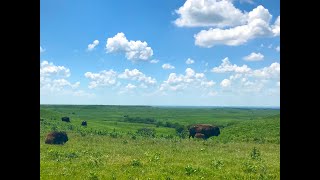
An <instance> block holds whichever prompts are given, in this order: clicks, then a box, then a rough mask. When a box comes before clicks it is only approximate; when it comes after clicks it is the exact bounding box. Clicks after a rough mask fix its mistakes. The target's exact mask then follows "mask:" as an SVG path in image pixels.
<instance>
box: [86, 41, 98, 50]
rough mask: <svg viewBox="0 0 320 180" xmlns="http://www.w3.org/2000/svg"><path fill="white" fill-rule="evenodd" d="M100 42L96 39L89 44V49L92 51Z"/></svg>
mask: <svg viewBox="0 0 320 180" xmlns="http://www.w3.org/2000/svg"><path fill="white" fill-rule="evenodd" d="M98 44H99V41H98V40H94V41H93V43H92V44H89V45H88V51H92V50H93V49H94V48H95V47H96V46H97V45H98Z"/></svg>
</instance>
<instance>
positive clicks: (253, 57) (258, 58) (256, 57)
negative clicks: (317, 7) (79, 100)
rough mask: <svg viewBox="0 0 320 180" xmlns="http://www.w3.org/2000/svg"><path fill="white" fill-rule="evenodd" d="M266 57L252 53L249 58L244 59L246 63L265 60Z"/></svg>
mask: <svg viewBox="0 0 320 180" xmlns="http://www.w3.org/2000/svg"><path fill="white" fill-rule="evenodd" d="M263 58H264V55H263V54H261V53H255V52H252V53H251V54H249V55H248V56H245V57H243V59H244V60H245V61H261V60H263Z"/></svg>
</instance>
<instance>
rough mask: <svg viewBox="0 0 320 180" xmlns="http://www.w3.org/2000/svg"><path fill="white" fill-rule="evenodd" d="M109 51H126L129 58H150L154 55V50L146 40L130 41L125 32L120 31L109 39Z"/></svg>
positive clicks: (107, 46) (107, 47) (107, 45)
mask: <svg viewBox="0 0 320 180" xmlns="http://www.w3.org/2000/svg"><path fill="white" fill-rule="evenodd" d="M106 50H107V53H125V56H126V58H127V59H128V60H133V61H134V60H148V59H149V58H150V57H151V56H152V55H153V50H152V49H151V47H148V43H147V42H145V41H143V42H142V41H140V40H138V41H132V40H131V41H128V39H127V38H126V36H125V34H124V33H122V32H120V33H118V34H116V35H115V36H114V37H112V38H108V39H107V44H106Z"/></svg>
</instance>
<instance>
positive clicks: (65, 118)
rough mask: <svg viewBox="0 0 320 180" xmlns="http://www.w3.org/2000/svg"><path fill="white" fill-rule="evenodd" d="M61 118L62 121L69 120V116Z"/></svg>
mask: <svg viewBox="0 0 320 180" xmlns="http://www.w3.org/2000/svg"><path fill="white" fill-rule="evenodd" d="M61 120H62V121H64V122H70V118H69V117H62V118H61Z"/></svg>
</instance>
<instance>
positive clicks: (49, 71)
mask: <svg viewBox="0 0 320 180" xmlns="http://www.w3.org/2000/svg"><path fill="white" fill-rule="evenodd" d="M51 75H57V76H62V77H69V76H70V75H71V73H70V69H68V68H66V67H64V66H56V65H54V64H53V63H52V62H51V63H49V62H48V61H43V62H42V63H41V64H40V76H43V77H45V76H51Z"/></svg>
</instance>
